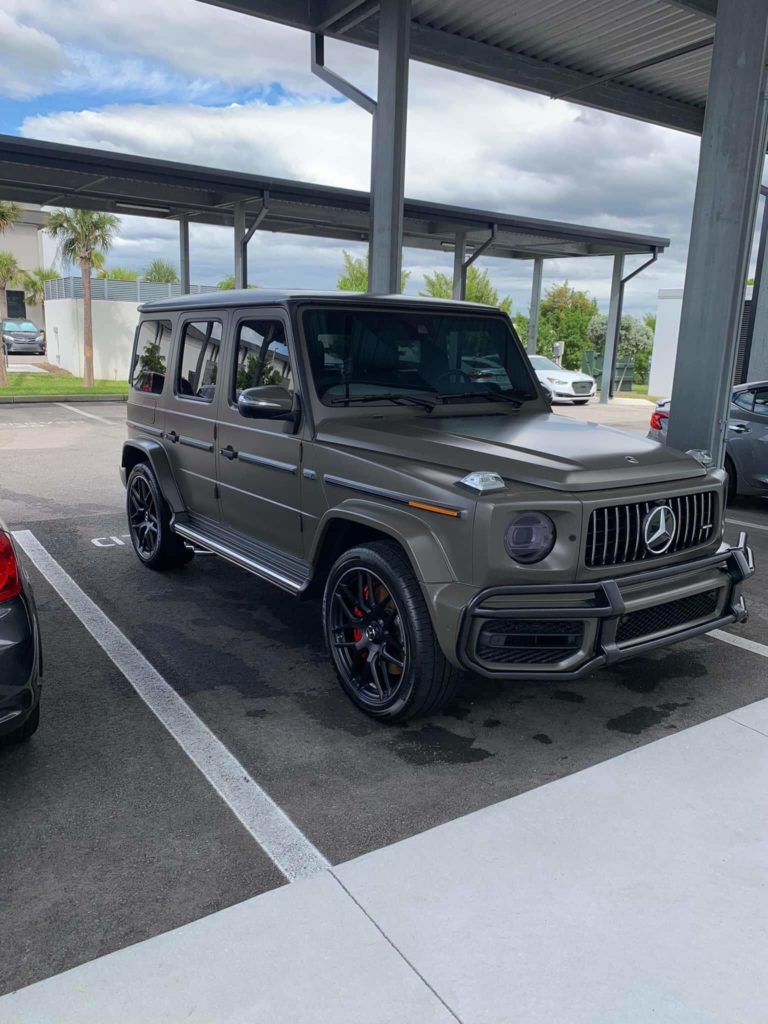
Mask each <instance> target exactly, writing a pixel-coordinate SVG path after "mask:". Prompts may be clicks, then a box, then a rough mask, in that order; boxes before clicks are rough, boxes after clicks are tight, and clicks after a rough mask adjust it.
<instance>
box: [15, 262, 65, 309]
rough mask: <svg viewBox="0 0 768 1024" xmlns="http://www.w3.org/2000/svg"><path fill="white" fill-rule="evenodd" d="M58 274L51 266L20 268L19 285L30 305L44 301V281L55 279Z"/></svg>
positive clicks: (37, 304) (36, 304)
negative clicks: (48, 267)
mask: <svg viewBox="0 0 768 1024" xmlns="http://www.w3.org/2000/svg"><path fill="white" fill-rule="evenodd" d="M58 276H59V275H58V274H57V273H56V271H55V270H54V269H53V268H50V269H46V268H45V267H35V269H34V270H31V271H26V270H22V272H21V278H20V280H21V286H22V288H23V289H24V295H25V296H26V299H27V302H29V304H30V306H39V305H40V303H43V302H45V282H46V281H55V280H57V278H58Z"/></svg>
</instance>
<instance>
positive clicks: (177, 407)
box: [165, 310, 223, 522]
mask: <svg viewBox="0 0 768 1024" xmlns="http://www.w3.org/2000/svg"><path fill="white" fill-rule="evenodd" d="M222 334H223V317H222V315H221V314H217V313H209V312H208V311H207V310H206V312H205V314H204V316H200V315H198V316H196V317H186V318H184V319H182V320H180V322H179V327H178V342H177V345H176V358H175V364H174V375H173V387H172V389H171V395H170V398H169V399H168V402H167V405H166V414H165V439H166V445H165V448H166V451H167V452H168V458H169V460H170V463H171V468H172V470H173V474H174V476H175V478H176V482H177V484H178V485H179V490H180V491H181V494H182V497H183V498H184V503H185V505H186V506H187V508H188V509H189V511H190V512H192V513H194V514H195V515H198V516H204V517H206V518H207V519H210V520H213V521H214V522H217V521H218V520H219V503H218V498H217V496H216V413H217V409H218V392H219V390H220V384H219V381H218V362H219V350H220V348H221V339H222Z"/></svg>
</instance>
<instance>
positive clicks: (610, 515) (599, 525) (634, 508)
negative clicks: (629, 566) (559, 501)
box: [585, 491, 718, 568]
mask: <svg viewBox="0 0 768 1024" xmlns="http://www.w3.org/2000/svg"><path fill="white" fill-rule="evenodd" d="M659 504H665V505H669V507H670V508H671V509H672V511H673V512H674V514H675V519H676V523H677V526H676V531H675V535H674V538H673V540H672V544H671V545H670V547H669V550H668V551H667V552H666V554H667V555H671V554H676V553H677V552H678V551H684V550H686V549H688V548H692V547H697V546H698V545H700V544H706V543H707V542H708V541H710V540H712V538H713V537H714V535H715V516H716V513H717V508H718V505H717V495H716V492H715V491H698V492H695V493H694V494H685V495H675V496H674V497H672V498H667V499H666V500H661V499H660V500H657V501H653V502H651V501H637V502H632V503H630V504H622V505H606V506H603V507H602V508H596V509H593V510H592V513H591V514H590V517H589V522H588V525H587V543H586V548H585V560H586V564H587V566H589V567H592V568H594V567H598V566H604V565H622V564H626V563H629V562H641V561H645V560H646V559H648V558H653V557H654V556H653V555H651V554H650V553H649V552H648V550H647V549H646V547H645V544H644V542H643V523H644V522H645V518H646V516H647V515H648V513H649V512H650V511H651V510H652V509H653V508H654V506H656V505H659ZM611 531H613V536H611Z"/></svg>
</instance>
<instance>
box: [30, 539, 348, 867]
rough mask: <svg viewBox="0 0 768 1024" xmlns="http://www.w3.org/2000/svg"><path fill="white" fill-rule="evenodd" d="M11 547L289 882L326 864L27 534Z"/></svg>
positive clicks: (161, 678)
mask: <svg viewBox="0 0 768 1024" xmlns="http://www.w3.org/2000/svg"><path fill="white" fill-rule="evenodd" d="M13 537H14V540H15V541H16V543H17V544H18V545H19V547H20V548H21V549H22V551H24V552H25V554H26V555H27V556H28V557H29V559H30V560H31V561H32V563H33V565H34V566H35V567H36V568H37V570H38V571H39V572H40V573H41V574H42V575H43V576H44V577H45V579H46V580H48V582H49V583H50V584H51V586H52V587H53V589H54V590H55V591H56V593H57V594H58V595H59V597H61V598H62V600H63V601H64V602H65V603H66V604H67V605H68V606H69V608H70V610H71V611H72V612H73V613H74V614H75V615H76V616H77V618H78V619H79V620H80V622H82V624H83V625H84V626H85V628H86V629H87V630H88V632H89V633H90V634H91V636H92V637H93V638H94V640H95V641H96V642H97V643H98V644H99V646H100V647H101V648H102V649H103V650H104V652H105V653H106V654H107V656H108V657H109V658H110V660H111V661H112V662H113V663H114V664H115V665H116V666H117V668H118V669H119V670H120V671H121V672H122V674H123V675H124V676H125V678H126V679H127V680H128V682H129V683H130V684H131V686H133V688H134V689H135V690H136V692H137V693H138V694H139V696H140V697H141V698H142V700H143V701H144V702H145V703H146V705H147V706H148V707H149V708H150V710H151V711H153V712H154V714H155V715H156V716H157V717H158V718H159V719H160V721H161V722H162V724H163V725H164V726H165V728H166V729H167V730H168V732H169V733H170V734H171V736H173V738H174V739H175V740H176V742H177V743H178V744H179V746H180V747H181V749H182V750H183V751H184V753H185V754H186V755H187V757H189V759H190V760H191V761H192V762H193V763H194V764H195V765H196V766H197V767H198V768H199V769H200V771H201V772H202V773H203V775H204V776H205V777H206V779H207V780H208V782H209V783H210V784H211V785H212V786H213V788H214V789H215V790H216V792H217V793H218V794H219V796H220V797H221V798H222V799H223V800H224V802H225V803H226V804H227V805H228V806H229V808H230V809H231V810H232V812H233V813H234V814H235V815H236V816H237V817H238V818H239V819H240V821H241V822H242V824H243V825H244V826H245V828H247V829H248V831H249V832H250V833H251V835H252V836H253V838H254V839H255V840H256V842H257V843H258V844H259V846H260V847H261V848H262V849H263V850H264V852H265V853H266V854H267V856H268V857H269V858H270V859H271V860H272V861H273V862H274V864H275V865H276V866H277V867H278V868H279V869H280V871H281V872H282V873H283V874H284V875H285V877H286V878H287V879H288V881H289V882H293V881H295V880H296V879H299V878H306V877H308V876H310V875H314V874H317V873H318V872H320V871H324V870H326V869H327V868H329V867H330V864H329V863H328V861H327V860H326V859H325V857H323V855H322V854H321V853H320V852H319V850H317V849H316V848H315V847H314V846H313V844H312V843H311V842H310V841H309V839H307V837H306V836H305V835H304V833H303V832H302V831H301V830H300V829H299V828H298V827H297V826H296V825H294V823H293V822H292V821H291V819H290V818H289V817H288V815H287V814H285V812H284V811H282V810H281V809H280V808H279V807H278V806H277V804H276V803H275V802H274V800H272V798H271V797H270V796H269V795H268V794H267V793H265V792H264V790H263V789H262V788H261V786H259V784H258V783H257V782H255V781H254V779H253V778H251V776H250V775H249V774H248V772H247V771H246V770H245V768H244V767H243V765H242V764H240V762H239V761H238V760H237V759H236V758H235V757H234V756H233V755H232V754H231V753H230V752H229V751H228V750H227V748H226V747H225V746H224V744H223V743H222V742H221V741H220V740H219V739H217V738H216V736H214V734H213V733H212V732H211V730H210V729H209V728H208V726H207V725H205V723H204V722H203V721H202V720H201V719H200V718H198V717H197V715H196V714H195V713H194V711H193V710H192V709H191V708H190V707H189V705H188V704H187V703H186V702H185V701H184V700H182V698H181V697H180V696H179V695H178V693H176V691H175V690H174V689H173V687H172V686H170V684H169V683H167V682H166V681H165V679H163V677H162V676H161V675H160V673H159V672H158V671H157V670H156V669H155V668H153V667H152V665H150V663H149V662H148V661H147V659H146V658H145V657H144V655H143V654H142V653H141V652H140V651H139V650H138V649H137V648H136V647H134V645H133V644H132V643H131V641H130V640H129V639H128V637H126V636H125V634H124V633H122V632H121V631H120V630H119V629H118V628H117V626H116V625H115V624H114V622H112V621H111V619H109V618H107V616H106V615H105V614H104V612H103V611H102V610H101V609H100V608H99V607H98V605H96V604H95V603H94V602H93V601H92V600H91V599H90V597H88V595H87V594H86V593H85V592H84V591H83V590H82V589H81V588H80V587H79V586H78V585H77V583H75V581H74V580H73V579H72V577H71V576H70V575H69V574H68V573H67V572H65V570H64V569H62V567H61V566H60V565H59V563H58V562H57V561H56V560H55V559H54V558H53V557H52V555H50V554H49V552H48V551H47V550H46V549H45V548H44V547H43V545H42V544H41V543H40V541H39V540H38V539H37V538H36V537H35V535H34V534H33V533H32V532H31V531H30V530H16V531H14V534H13Z"/></svg>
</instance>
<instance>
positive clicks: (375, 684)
mask: <svg viewBox="0 0 768 1024" xmlns="http://www.w3.org/2000/svg"><path fill="white" fill-rule="evenodd" d="M329 613H330V622H329V632H330V642H331V645H332V649H333V657H334V660H335V662H336V665H337V668H338V670H339V673H340V674H341V675H342V677H343V678H344V679H345V680H347V681H348V685H349V686H350V687H352V688H353V689H354V690H355V695H356V697H357V700H358V701H359V702H360V703H361V704H363V705H367V706H369V707H370V708H371V709H372V710H374V709H383V708H386V707H387V706H388V705H390V704H392V703H393V702H394V701H395V700H396V699H397V697H398V694H399V691H400V690H401V688H402V686H403V682H404V680H405V678H406V673H407V665H408V638H407V635H406V632H405V629H404V627H403V616H402V613H401V611H400V608H399V607H398V605H397V602H396V601H395V598H394V597H393V596H392V594H391V593H390V591H389V589H388V588H387V586H386V584H385V583H384V581H383V580H382V579H381V578H380V577H379V576H378V575H377V574H376V573H374V572H372V571H371V570H370V569H368V568H366V567H364V566H353V567H351V568H349V569H347V570H346V571H345V572H344V573H343V575H342V576H340V577H339V579H338V580H337V581H336V582H335V585H334V587H333V591H332V593H331V597H330V609H329Z"/></svg>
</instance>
